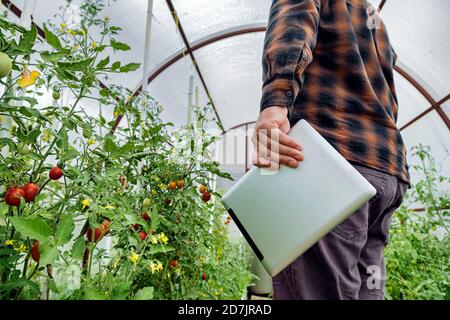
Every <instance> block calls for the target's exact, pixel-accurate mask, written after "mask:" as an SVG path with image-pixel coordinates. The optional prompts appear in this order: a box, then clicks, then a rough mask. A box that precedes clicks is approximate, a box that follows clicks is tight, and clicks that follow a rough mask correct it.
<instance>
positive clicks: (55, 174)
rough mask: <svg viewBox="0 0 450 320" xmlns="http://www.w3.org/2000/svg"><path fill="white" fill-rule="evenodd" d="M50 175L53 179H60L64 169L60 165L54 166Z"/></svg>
mask: <svg viewBox="0 0 450 320" xmlns="http://www.w3.org/2000/svg"><path fill="white" fill-rule="evenodd" d="M48 176H49V178H50V179H52V180H58V179H59V178H61V177H62V176H63V172H62V169H61V168H60V167H58V166H54V167H52V168H51V169H50V172H49V173H48Z"/></svg>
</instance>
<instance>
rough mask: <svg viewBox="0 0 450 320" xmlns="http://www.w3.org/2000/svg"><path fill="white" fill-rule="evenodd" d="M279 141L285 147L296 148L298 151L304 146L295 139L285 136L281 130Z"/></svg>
mask: <svg viewBox="0 0 450 320" xmlns="http://www.w3.org/2000/svg"><path fill="white" fill-rule="evenodd" d="M278 141H279V143H280V144H282V145H285V146H288V147H291V148H294V149H297V150H302V146H301V145H300V143H298V142H297V141H295V140H294V139H292V138H291V137H289V136H288V135H287V134H285V133H284V132H282V131H281V130H279V137H278Z"/></svg>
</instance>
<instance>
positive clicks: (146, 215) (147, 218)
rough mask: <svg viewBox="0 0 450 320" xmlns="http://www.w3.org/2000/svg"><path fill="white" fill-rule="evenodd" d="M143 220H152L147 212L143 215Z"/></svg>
mask: <svg viewBox="0 0 450 320" xmlns="http://www.w3.org/2000/svg"><path fill="white" fill-rule="evenodd" d="M142 218H144V220H145V221H148V220H150V216H149V215H148V213H147V212H144V214H143V215H142Z"/></svg>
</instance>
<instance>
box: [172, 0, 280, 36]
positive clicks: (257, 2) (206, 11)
mask: <svg viewBox="0 0 450 320" xmlns="http://www.w3.org/2000/svg"><path fill="white" fill-rule="evenodd" d="M172 3H173V5H174V7H175V9H176V10H177V14H178V17H179V19H180V22H181V24H182V25H183V28H184V31H185V32H186V36H187V37H188V39H189V41H190V42H192V41H195V40H197V39H200V38H202V37H204V36H207V35H210V34H212V33H216V32H218V31H223V30H226V29H229V28H232V27H236V26H240V25H247V24H253V23H266V22H267V19H268V16H269V9H270V5H271V3H272V1H271V0H219V1H211V0H172Z"/></svg>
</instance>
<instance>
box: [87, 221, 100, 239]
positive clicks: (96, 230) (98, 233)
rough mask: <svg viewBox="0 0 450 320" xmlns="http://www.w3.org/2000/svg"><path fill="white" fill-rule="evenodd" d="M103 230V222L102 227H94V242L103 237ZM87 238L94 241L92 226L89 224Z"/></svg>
mask: <svg viewBox="0 0 450 320" xmlns="http://www.w3.org/2000/svg"><path fill="white" fill-rule="evenodd" d="M102 232H103V224H102V228H101V229H100V228H94V233H95V234H94V242H97V241H98V240H99V239H100V238H101V237H102ZM86 236H87V240H88V241H89V242H90V241H92V228H91V227H90V226H89V228H88V229H87V233H86Z"/></svg>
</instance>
